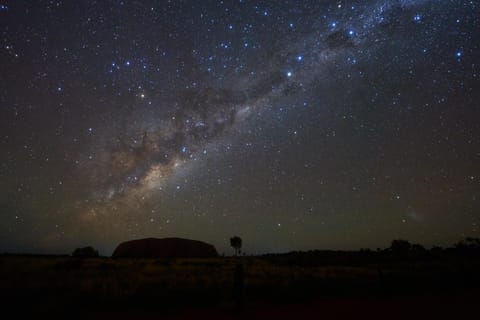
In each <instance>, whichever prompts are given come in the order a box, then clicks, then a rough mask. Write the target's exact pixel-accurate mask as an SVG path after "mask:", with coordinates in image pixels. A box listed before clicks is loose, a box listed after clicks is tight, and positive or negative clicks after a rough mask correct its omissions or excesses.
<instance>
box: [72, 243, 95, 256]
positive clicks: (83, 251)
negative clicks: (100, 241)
mask: <svg viewBox="0 0 480 320" xmlns="http://www.w3.org/2000/svg"><path fill="white" fill-rule="evenodd" d="M72 257H77V258H95V257H98V251H97V250H95V249H94V248H93V247H90V246H89V247H84V248H77V249H75V250H73V252H72Z"/></svg>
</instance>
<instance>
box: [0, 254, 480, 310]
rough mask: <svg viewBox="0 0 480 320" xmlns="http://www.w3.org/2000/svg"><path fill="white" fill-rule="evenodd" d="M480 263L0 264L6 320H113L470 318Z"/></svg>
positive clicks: (8, 260)
mask: <svg viewBox="0 0 480 320" xmlns="http://www.w3.org/2000/svg"><path fill="white" fill-rule="evenodd" d="M479 267H480V259H479V258H478V257H477V256H468V257H466V256H458V255H442V256H428V257H401V258H398V257H378V256H375V255H372V254H370V256H365V254H353V253H331V252H330V253H321V254H316V255H315V256H312V255H283V256H269V257H242V258H214V259H136V260H134V259H118V260H113V259H110V258H90V259H78V258H71V257H45V256H6V255H4V256H0V299H1V301H2V305H3V307H2V309H3V311H4V312H12V311H13V312H16V313H18V314H21V313H26V312H28V313H30V312H34V313H45V314H48V315H60V316H65V315H67V316H70V317H72V316H85V315H86V316H88V317H89V318H102V319H108V318H115V319H158V318H166V319H174V318H180V319H190V318H201V319H204V318H205V319H225V318H226V319H235V318H249V319H264V318H268V317H275V318H277V319H291V318H295V317H300V318H307V317H308V318H324V319H339V318H369V319H405V318H415V319H416V318H423V319H432V318H437V319H438V318H441V319H451V318H455V319H463V318H465V319H466V318H469V317H470V315H472V316H473V315H475V314H476V313H475V311H477V310H476V309H477V308H478V303H479V297H480V268H479Z"/></svg>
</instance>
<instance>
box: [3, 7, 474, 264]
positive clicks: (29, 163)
mask: <svg viewBox="0 0 480 320" xmlns="http://www.w3.org/2000/svg"><path fill="white" fill-rule="evenodd" d="M0 32H1V36H0V41H1V46H0V108H1V109H0V147H1V152H0V191H1V192H0V252H33V253H70V252H71V251H72V250H73V249H74V248H76V247H80V246H87V245H92V246H94V247H95V248H97V249H99V251H100V252H101V253H102V254H106V255H110V254H111V252H112V250H113V249H114V248H115V246H116V245H117V244H118V243H119V242H121V241H125V240H131V239H136V238H143V237H158V238H162V237H170V236H176V237H185V238H191V239H198V240H203V241H206V242H209V243H211V244H213V245H215V246H216V247H217V249H218V251H219V252H220V253H222V252H225V253H227V254H231V253H233V251H232V249H231V248H229V238H230V237H231V236H233V235H239V236H241V237H242V238H243V244H244V250H245V252H247V253H265V252H285V251H291V250H309V249H359V248H365V247H369V248H372V249H376V248H377V247H381V248H384V247H386V246H388V245H389V243H390V241H391V240H392V239H397V238H403V239H407V240H410V241H411V242H419V243H422V244H424V245H425V246H427V247H428V246H431V245H443V246H447V245H451V244H452V243H454V242H456V241H458V240H460V239H461V238H463V237H465V236H474V237H478V236H480V225H479V224H480V204H479V203H480V165H479V164H480V121H479V120H480V105H479V104H480V102H479V101H480V86H479V77H480V65H479V64H480V61H479V60H480V59H479V57H480V8H479V3H478V2H477V1H460V0H458V1H457V0H437V1H433V0H431V1H429V0H391V1H388V0H371V1H363V0H362V1H360V0H358V1H351V0H344V1H316V0H312V1H296V0H278V1H250V0H244V1H242V0H235V1H234V0H232V1H227V0H224V1H210V0H202V1H196V0H191V1H189V0H184V1H181V0H177V1H166V0H165V1H140V0H137V1H127V0H125V1H118V0H115V1H114V0H111V1H86V0H85V1H73V0H71V1H18V0H15V1H13V0H12V1H5V0H3V1H0Z"/></svg>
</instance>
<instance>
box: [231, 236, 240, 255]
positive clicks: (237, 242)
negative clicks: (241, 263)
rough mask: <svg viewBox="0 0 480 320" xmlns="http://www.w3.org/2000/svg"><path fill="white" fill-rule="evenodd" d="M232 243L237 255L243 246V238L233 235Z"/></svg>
mask: <svg viewBox="0 0 480 320" xmlns="http://www.w3.org/2000/svg"><path fill="white" fill-rule="evenodd" d="M230 245H231V246H232V248H233V249H235V255H237V254H238V252H239V251H240V249H241V248H242V238H240V237H237V236H233V237H232V238H230Z"/></svg>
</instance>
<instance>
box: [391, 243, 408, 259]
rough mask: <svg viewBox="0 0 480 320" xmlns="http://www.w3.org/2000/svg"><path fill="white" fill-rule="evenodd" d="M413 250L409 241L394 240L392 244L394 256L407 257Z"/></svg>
mask: <svg viewBox="0 0 480 320" xmlns="http://www.w3.org/2000/svg"><path fill="white" fill-rule="evenodd" d="M411 249H412V245H411V244H410V242H408V241H407V240H401V239H397V240H393V241H392V244H391V245H390V251H391V252H392V253H393V254H394V255H398V256H405V255H407V254H408V253H409V252H410V250H411Z"/></svg>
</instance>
